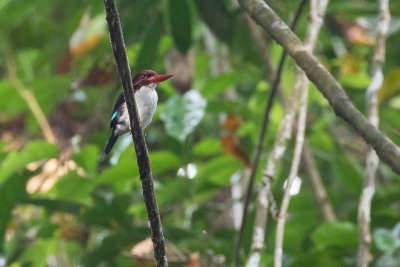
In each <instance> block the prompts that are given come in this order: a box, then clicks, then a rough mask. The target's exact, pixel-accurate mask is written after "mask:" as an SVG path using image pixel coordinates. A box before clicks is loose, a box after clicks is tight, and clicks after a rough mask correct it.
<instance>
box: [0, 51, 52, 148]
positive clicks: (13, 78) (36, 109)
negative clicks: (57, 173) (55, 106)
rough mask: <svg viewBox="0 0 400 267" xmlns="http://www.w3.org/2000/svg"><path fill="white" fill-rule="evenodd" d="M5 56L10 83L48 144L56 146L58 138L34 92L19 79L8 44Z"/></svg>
mask: <svg viewBox="0 0 400 267" xmlns="http://www.w3.org/2000/svg"><path fill="white" fill-rule="evenodd" d="M4 55H5V58H6V61H7V73H8V79H9V81H10V83H11V84H12V85H13V86H14V87H15V89H16V90H17V92H18V94H19V95H20V96H21V97H22V99H24V100H25V102H26V104H27V105H28V107H29V109H30V110H31V112H32V114H33V116H34V117H35V119H36V121H37V122H38V124H39V126H40V128H41V129H42V133H43V135H44V137H45V138H46V140H47V142H49V143H51V144H55V143H56V138H55V137H54V134H53V131H52V129H51V127H50V124H49V122H48V120H47V118H46V115H44V112H43V110H42V109H41V108H40V105H39V103H38V102H37V100H36V98H35V96H34V95H33V94H32V92H31V91H30V90H29V89H28V88H26V87H25V85H24V84H23V83H22V82H21V80H20V79H19V78H18V74H17V68H16V66H15V60H14V58H13V56H12V51H11V49H10V48H9V46H8V44H5V52H4Z"/></svg>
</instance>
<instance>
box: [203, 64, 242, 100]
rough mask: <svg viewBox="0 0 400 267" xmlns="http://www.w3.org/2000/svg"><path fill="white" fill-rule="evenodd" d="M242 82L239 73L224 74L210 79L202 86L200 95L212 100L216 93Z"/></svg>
mask: <svg viewBox="0 0 400 267" xmlns="http://www.w3.org/2000/svg"><path fill="white" fill-rule="evenodd" d="M242 80H243V75H242V74H241V73H239V72H236V71H235V72H230V73H224V74H221V75H219V76H217V77H214V78H210V79H209V80H208V81H207V83H206V84H205V85H204V87H203V89H202V90H201V93H202V94H203V95H204V96H205V97H207V99H208V98H214V97H215V96H216V95H217V94H218V93H221V92H224V91H225V90H226V88H227V87H229V86H232V85H235V84H237V83H239V82H241V81H242Z"/></svg>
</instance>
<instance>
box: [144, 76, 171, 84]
mask: <svg viewBox="0 0 400 267" xmlns="http://www.w3.org/2000/svg"><path fill="white" fill-rule="evenodd" d="M172 76H173V75H153V76H151V77H150V78H148V79H147V80H148V81H150V82H151V83H160V82H163V81H165V80H168V79H169V78H171V77H172Z"/></svg>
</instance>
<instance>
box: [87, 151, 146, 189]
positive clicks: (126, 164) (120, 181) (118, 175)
mask: <svg viewBox="0 0 400 267" xmlns="http://www.w3.org/2000/svg"><path fill="white" fill-rule="evenodd" d="M134 153H135V152H134V151H133V147H132V146H129V147H128V148H127V149H125V151H124V152H122V154H121V156H120V157H119V160H118V163H117V164H116V165H114V166H112V167H110V168H108V169H107V170H105V171H103V172H102V173H101V174H100V175H99V176H98V177H97V178H96V180H95V181H94V184H96V185H99V184H111V185H112V186H113V188H114V190H115V191H117V192H127V191H130V190H131V188H132V185H134V184H137V185H138V184H140V179H139V169H138V166H137V162H136V157H135V155H134Z"/></svg>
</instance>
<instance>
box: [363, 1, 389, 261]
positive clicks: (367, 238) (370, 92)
mask: <svg viewBox="0 0 400 267" xmlns="http://www.w3.org/2000/svg"><path fill="white" fill-rule="evenodd" d="M389 24H390V10H389V0H379V22H378V30H377V33H376V43H375V55H374V58H373V61H372V68H373V76H372V81H371V84H370V85H369V87H368V89H367V92H366V104H367V105H366V106H367V108H368V110H367V112H368V117H369V120H370V122H371V124H372V125H374V126H375V127H378V124H379V116H378V98H377V92H378V90H379V89H380V88H381V86H382V83H383V72H382V67H383V64H384V62H385V53H386V48H385V42H386V35H387V32H388V29H389ZM378 164H379V158H378V156H377V155H376V153H375V151H374V150H373V149H372V148H371V147H370V148H369V152H368V155H367V159H366V166H365V173H364V184H363V190H362V192H361V196H360V202H359V204H358V226H359V227H358V229H359V246H358V254H357V266H358V267H364V266H368V263H369V261H370V256H369V247H370V244H371V233H370V221H371V216H370V215H371V200H372V197H373V196H374V193H375V174H376V170H377V169H378Z"/></svg>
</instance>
